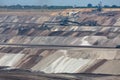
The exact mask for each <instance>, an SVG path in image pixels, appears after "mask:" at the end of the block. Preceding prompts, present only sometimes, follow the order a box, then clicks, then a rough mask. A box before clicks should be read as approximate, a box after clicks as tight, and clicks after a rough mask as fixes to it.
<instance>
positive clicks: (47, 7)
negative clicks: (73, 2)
mask: <svg viewBox="0 0 120 80" xmlns="http://www.w3.org/2000/svg"><path fill="white" fill-rule="evenodd" d="M97 7H98V6H93V5H92V4H90V3H89V4H88V5H87V6H48V5H43V6H36V5H20V4H17V5H10V6H7V5H5V6H0V8H3V9H68V8H97ZM102 7H103V8H120V6H117V5H112V6H109V5H104V6H102Z"/></svg>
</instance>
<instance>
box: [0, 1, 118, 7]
mask: <svg viewBox="0 0 120 80" xmlns="http://www.w3.org/2000/svg"><path fill="white" fill-rule="evenodd" d="M100 1H102V3H103V5H118V6H120V0H0V5H16V4H21V5H62V6H64V5H69V6H74V5H76V6H86V5H87V4H88V3H92V4H93V5H97V4H98V3H99V2H100Z"/></svg>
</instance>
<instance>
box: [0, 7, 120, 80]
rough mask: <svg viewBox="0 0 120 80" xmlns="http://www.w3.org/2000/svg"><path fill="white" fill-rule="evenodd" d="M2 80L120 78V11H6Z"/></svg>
mask: <svg viewBox="0 0 120 80" xmlns="http://www.w3.org/2000/svg"><path fill="white" fill-rule="evenodd" d="M0 80H120V9H103V11H95V10H91V9H65V10H53V11H52V10H51V11H50V10H48V11H47V10H44V11H39V10H38V11H37V10H36V11H30V10H23V11H19V10H18V11H16V10H13V11H12V10H9V11H5V10H3V11H0Z"/></svg>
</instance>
